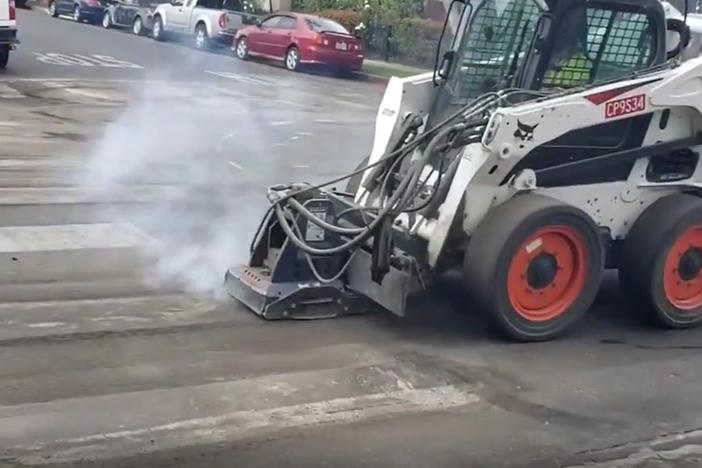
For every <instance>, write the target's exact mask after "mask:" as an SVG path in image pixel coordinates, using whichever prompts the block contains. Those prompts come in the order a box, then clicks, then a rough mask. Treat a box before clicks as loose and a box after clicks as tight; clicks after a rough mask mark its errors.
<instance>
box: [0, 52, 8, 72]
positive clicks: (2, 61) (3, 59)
mask: <svg viewBox="0 0 702 468" xmlns="http://www.w3.org/2000/svg"><path fill="white" fill-rule="evenodd" d="M9 61H10V49H8V48H7V47H4V48H0V70H4V69H5V68H7V63H8V62H9Z"/></svg>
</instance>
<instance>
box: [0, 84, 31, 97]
mask: <svg viewBox="0 0 702 468" xmlns="http://www.w3.org/2000/svg"><path fill="white" fill-rule="evenodd" d="M23 97H26V96H25V95H24V94H22V93H20V92H19V91H17V90H16V89H15V88H12V87H10V85H6V84H4V83H0V98H2V99H17V98H23Z"/></svg>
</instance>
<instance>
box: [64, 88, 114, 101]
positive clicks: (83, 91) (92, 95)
mask: <svg viewBox="0 0 702 468" xmlns="http://www.w3.org/2000/svg"><path fill="white" fill-rule="evenodd" d="M66 92H67V93H71V94H75V95H77V96H84V97H89V98H91V99H102V100H105V101H109V100H110V99H111V98H110V96H108V95H107V94H104V93H100V92H98V91H91V90H87V89H76V88H66Z"/></svg>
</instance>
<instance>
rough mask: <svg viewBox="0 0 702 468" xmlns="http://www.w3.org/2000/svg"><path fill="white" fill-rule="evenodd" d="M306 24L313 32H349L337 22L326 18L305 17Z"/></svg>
mask: <svg viewBox="0 0 702 468" xmlns="http://www.w3.org/2000/svg"><path fill="white" fill-rule="evenodd" d="M305 21H307V25H308V26H309V27H310V29H312V30H313V31H315V32H322V31H324V32H335V33H341V34H349V32H348V31H347V30H346V28H344V27H343V26H342V25H340V24H339V23H337V22H335V21H332V20H329V19H326V18H305Z"/></svg>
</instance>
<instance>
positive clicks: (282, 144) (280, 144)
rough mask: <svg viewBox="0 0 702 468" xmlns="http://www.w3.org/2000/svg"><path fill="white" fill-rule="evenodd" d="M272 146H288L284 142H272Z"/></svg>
mask: <svg viewBox="0 0 702 468" xmlns="http://www.w3.org/2000/svg"><path fill="white" fill-rule="evenodd" d="M273 146H288V145H287V144H285V143H273Z"/></svg>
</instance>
